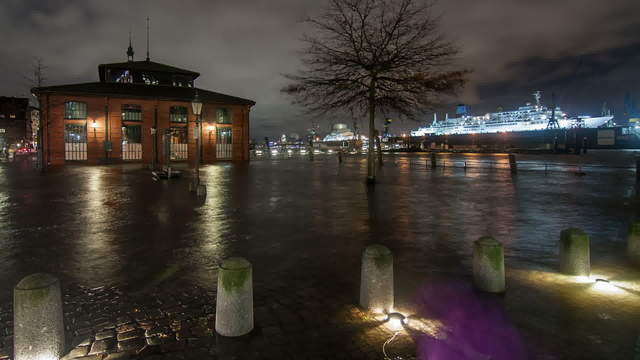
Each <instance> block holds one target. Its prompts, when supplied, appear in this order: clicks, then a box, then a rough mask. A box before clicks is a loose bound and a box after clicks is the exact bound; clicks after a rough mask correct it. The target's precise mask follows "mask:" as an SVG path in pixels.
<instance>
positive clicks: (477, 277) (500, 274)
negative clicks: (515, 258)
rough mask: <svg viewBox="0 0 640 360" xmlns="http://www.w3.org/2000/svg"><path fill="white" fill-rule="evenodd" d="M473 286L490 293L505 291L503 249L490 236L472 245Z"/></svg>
mask: <svg viewBox="0 0 640 360" xmlns="http://www.w3.org/2000/svg"><path fill="white" fill-rule="evenodd" d="M473 284H474V286H475V287H476V288H477V289H478V290H481V291H486V292H491V293H501V292H504V290H505V280H504V249H503V247H502V243H500V242H499V241H497V240H496V239H494V238H492V237H490V236H483V237H481V238H480V239H478V240H476V241H475V242H474V243H473Z"/></svg>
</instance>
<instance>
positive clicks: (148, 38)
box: [147, 16, 149, 61]
mask: <svg viewBox="0 0 640 360" xmlns="http://www.w3.org/2000/svg"><path fill="white" fill-rule="evenodd" d="M147 61H149V17H148V16H147Z"/></svg>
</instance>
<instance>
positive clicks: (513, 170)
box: [509, 154, 518, 175]
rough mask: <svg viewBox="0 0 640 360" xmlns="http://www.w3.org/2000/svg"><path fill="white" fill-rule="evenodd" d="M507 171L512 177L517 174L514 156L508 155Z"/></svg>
mask: <svg viewBox="0 0 640 360" xmlns="http://www.w3.org/2000/svg"><path fill="white" fill-rule="evenodd" d="M509 169H510V170H511V174H513V175H515V174H517V173H518V162H517V161H516V155H515V154H509Z"/></svg>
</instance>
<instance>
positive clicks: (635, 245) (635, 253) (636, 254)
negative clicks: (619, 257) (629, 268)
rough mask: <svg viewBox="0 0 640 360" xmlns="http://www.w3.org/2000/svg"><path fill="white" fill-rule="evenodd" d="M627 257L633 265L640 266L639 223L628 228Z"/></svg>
mask: <svg viewBox="0 0 640 360" xmlns="http://www.w3.org/2000/svg"><path fill="white" fill-rule="evenodd" d="M627 255H628V256H629V258H630V259H631V260H632V261H633V262H634V263H636V264H640V221H636V222H634V223H633V224H631V226H629V234H628V235H627Z"/></svg>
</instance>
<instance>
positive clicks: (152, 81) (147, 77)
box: [142, 74, 158, 85]
mask: <svg viewBox="0 0 640 360" xmlns="http://www.w3.org/2000/svg"><path fill="white" fill-rule="evenodd" d="M142 81H144V83H145V84H147V85H158V80H156V78H155V77H153V75H151V74H142Z"/></svg>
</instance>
